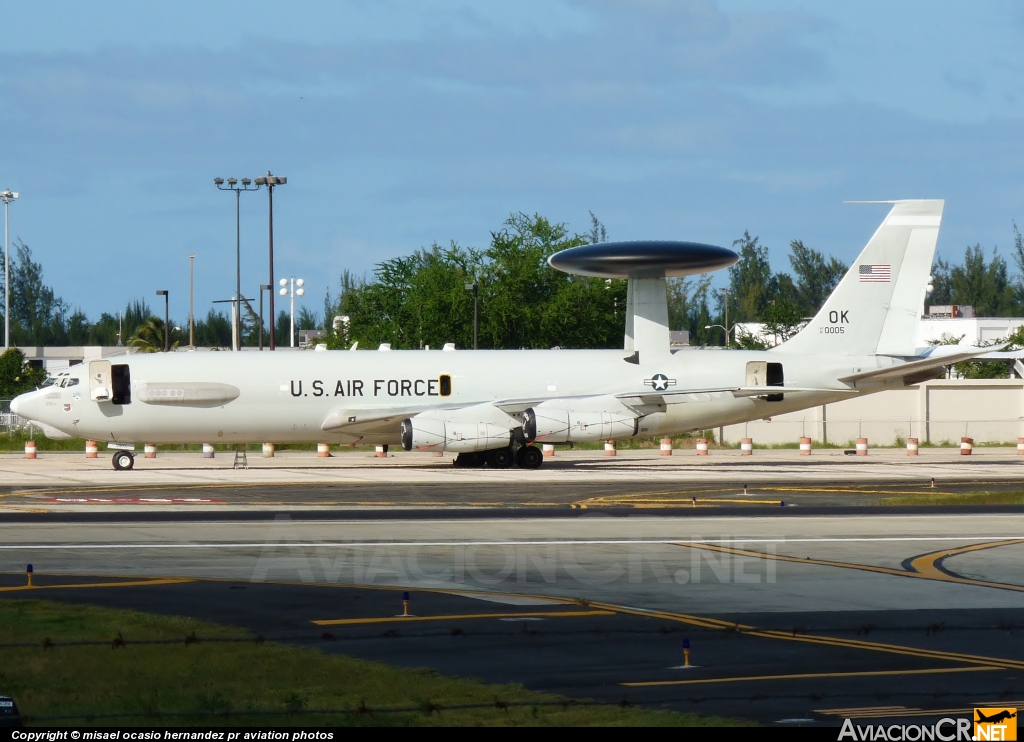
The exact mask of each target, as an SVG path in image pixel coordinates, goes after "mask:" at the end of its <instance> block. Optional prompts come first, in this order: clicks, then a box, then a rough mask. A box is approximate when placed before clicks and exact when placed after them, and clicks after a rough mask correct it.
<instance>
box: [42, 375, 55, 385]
mask: <svg viewBox="0 0 1024 742" xmlns="http://www.w3.org/2000/svg"><path fill="white" fill-rule="evenodd" d="M56 383H57V380H56V379H54V378H53V377H51V376H48V377H46V378H45V379H43V383H42V386H43V387H47V386H53V385H54V384H56Z"/></svg>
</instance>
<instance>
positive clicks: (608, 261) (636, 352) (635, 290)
mask: <svg viewBox="0 0 1024 742" xmlns="http://www.w3.org/2000/svg"><path fill="white" fill-rule="evenodd" d="M739 257H740V256H739V255H737V254H736V253H735V252H733V251H732V250H729V249H727V248H724V247H717V246H715V245H704V244H701V243H699V242H669V241H657V240H643V241H636V242H600V243H597V244H594V245H583V246H582V247H571V248H569V249H568V250H562V251H561V252H557V253H555V254H554V255H552V256H551V257H550V258H548V265H550V266H551V267H552V268H556V269H558V270H560V271H564V272H566V273H572V274H575V275H578V276H593V277H596V278H624V279H626V281H628V283H627V285H626V334H625V339H624V342H623V349H624V350H626V351H627V352H630V353H632V355H628V356H626V358H625V360H626V361H628V362H630V363H640V358H641V355H640V354H641V353H643V354H644V361H645V362H646V360H647V358H648V357H649V356H651V355H654V356H660V355H668V354H669V352H670V350H669V329H668V293H667V286H666V279H667V278H675V277H681V276H692V275H694V274H696V273H707V272H709V271H714V270H720V269H722V268H728V267H729V266H730V265H732V264H733V263H735V262H736V261H737V260H739Z"/></svg>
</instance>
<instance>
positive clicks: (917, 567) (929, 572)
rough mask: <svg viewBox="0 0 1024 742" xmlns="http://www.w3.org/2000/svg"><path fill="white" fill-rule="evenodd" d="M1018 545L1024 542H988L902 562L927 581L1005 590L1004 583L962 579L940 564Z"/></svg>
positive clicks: (936, 552) (1012, 540) (1013, 540)
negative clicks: (984, 586) (983, 551)
mask: <svg viewBox="0 0 1024 742" xmlns="http://www.w3.org/2000/svg"><path fill="white" fill-rule="evenodd" d="M1020 543H1024V541H1022V540H1021V539H1010V540H1008V541H988V542H984V543H980V544H972V545H970V546H963V547H960V548H959V549H942V550H940V551H933V552H930V553H928V554H922V555H920V556H917V557H911V558H910V559H908V560H906V561H905V562H904V565H905V566H906V567H908V568H909V569H912V570H914V571H915V572H917V573H918V574H921V575H925V576H927V577H928V578H929V579H933V580H941V581H944V582H964V581H969V582H970V583H971V584H979V585H986V586H990V587H1002V588H1006V587H1007V586H1006V585H1005V584H1004V583H999V582H990V581H988V580H975V579H972V578H970V577H963V576H961V575H958V574H955V573H953V572H950V571H948V570H947V569H945V568H944V567H943V566H942V562H943V561H945V560H946V559H947V558H948V557H953V556H958V555H960V554H968V553H970V552H972V551H982V550H984V549H994V548H996V547H998V546H1012V545H1013V544H1020ZM1016 589H1018V590H1021V591H1024V587H1017V588H1016Z"/></svg>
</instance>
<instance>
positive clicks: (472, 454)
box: [454, 451, 484, 469]
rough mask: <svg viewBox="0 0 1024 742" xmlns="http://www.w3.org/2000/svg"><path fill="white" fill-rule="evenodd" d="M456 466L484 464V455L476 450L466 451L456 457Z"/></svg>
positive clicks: (464, 466)
mask: <svg viewBox="0 0 1024 742" xmlns="http://www.w3.org/2000/svg"><path fill="white" fill-rule="evenodd" d="M454 464H455V466H458V467H460V468H463V469H464V468H466V467H474V466H483V465H484V457H483V455H482V454H480V453H478V452H476V451H464V452H462V453H460V454H459V455H458V456H456V457H455V461H454Z"/></svg>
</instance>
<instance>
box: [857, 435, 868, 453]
mask: <svg viewBox="0 0 1024 742" xmlns="http://www.w3.org/2000/svg"><path fill="white" fill-rule="evenodd" d="M857 455H858V456H867V455H868V439H867V438H858V439H857Z"/></svg>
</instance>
